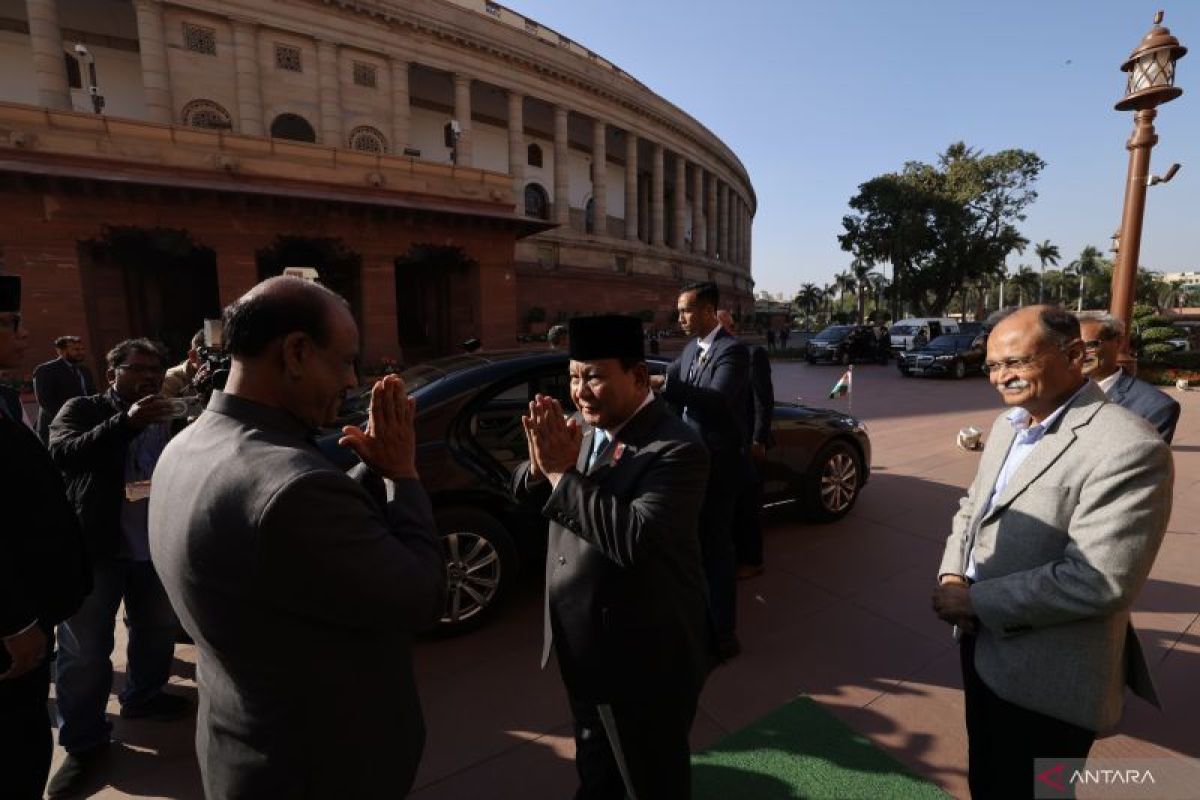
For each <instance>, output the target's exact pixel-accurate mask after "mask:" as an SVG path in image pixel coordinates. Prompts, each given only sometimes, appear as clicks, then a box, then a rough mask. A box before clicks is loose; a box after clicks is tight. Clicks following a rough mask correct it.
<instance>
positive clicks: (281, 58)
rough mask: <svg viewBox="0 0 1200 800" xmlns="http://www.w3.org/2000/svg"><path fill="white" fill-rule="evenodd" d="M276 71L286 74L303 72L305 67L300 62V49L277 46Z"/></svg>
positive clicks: (289, 46) (283, 45)
mask: <svg viewBox="0 0 1200 800" xmlns="http://www.w3.org/2000/svg"><path fill="white" fill-rule="evenodd" d="M275 69H281V70H284V71H286V72H303V71H304V65H303V63H302V62H301V60H300V48H299V47H292V46H291V45H287V44H277V45H275Z"/></svg>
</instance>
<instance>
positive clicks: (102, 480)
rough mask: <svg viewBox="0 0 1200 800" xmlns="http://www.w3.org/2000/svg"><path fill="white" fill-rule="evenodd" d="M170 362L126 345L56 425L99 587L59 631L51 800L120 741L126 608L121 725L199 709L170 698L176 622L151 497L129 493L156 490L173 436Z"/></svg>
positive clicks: (146, 344) (143, 344) (59, 461)
mask: <svg viewBox="0 0 1200 800" xmlns="http://www.w3.org/2000/svg"><path fill="white" fill-rule="evenodd" d="M163 355H164V354H163V352H162V350H160V349H159V347H158V345H156V344H155V343H153V342H151V341H149V340H148V339H129V340H126V341H124V342H121V343H120V344H118V345H117V346H116V347H114V348H113V349H112V350H110V351H109V353H108V355H107V363H108V373H107V377H108V380H109V382H110V386H109V388H108V391H106V392H104V393H103V394H96V395H91V396H89V397H76V398H73V399H71V400H68V401H67V403H66V404H65V405H64V406H63V407H62V408H61V409H60V410H59V412H58V416H56V417H55V418H54V422H53V423H52V424H51V425H50V457H51V458H52V459H53V460H54V463H55V464H56V465H57V466H58V468H59V469H60V470H62V473H63V477H64V478H65V479H66V482H67V496H68V497H69V498H70V499H71V502H72V503H73V504H74V505H75V513H76V515H77V516H78V517H79V523H80V527H82V529H83V536H84V542H85V543H86V545H87V549H88V555H89V556H90V561H91V564H92V582H93V585H94V588H93V590H92V592H91V594H89V595H88V597H87V599H86V600H85V601H84V603H83V605H82V606H81V607H80V609H79V610H78V611H76V612H75V613H74V614H72V615H71V617H70V618H69V619H67V620H65V621H64V622H63V623H62V624H61V625H59V628H58V662H57V665H56V668H55V674H54V686H55V692H56V698H57V700H58V713H59V718H60V724H59V728H58V743H59V744H60V745H61V746H62V747H63V748H64V749H65V750H66V751H67V757H66V759H64V761H63V763H62V765H61V766H60V767H59V768H58V771H57V772H55V773H54V777H53V778H52V779H51V780H50V785H49V786H48V787H47V792H48V794H49V795H50V796H51V797H52V798H54V797H60V796H69V795H71V794H73V793H75V792H76V791H77V790H78V789H80V788H81V787H83V786H84V785H86V784H89V783H90V782H91V779H92V776H93V775H95V774H96V773H97V772H98V771H101V770H102V769H103V762H104V760H105V756H106V753H107V750H108V744H109V740H110V738H111V733H112V724H111V723H109V721H108V719H107V717H106V715H105V707H106V706H107V705H108V695H109V692H110V691H111V689H112V660H111V656H112V649H113V627H114V624H115V619H116V616H117V611H118V609H119V608H120V607H121V604H122V603H124V605H125V615H124V616H125V625H126V627H127V628H128V630H129V643H128V647H127V650H126V654H127V657H128V659H127V660H128V666H127V668H126V677H127V679H126V681H125V687H124V689H122V691H121V694H120V701H121V716H122V717H129V718H134V717H142V718H151V719H155V720H159V721H164V722H166V721H170V720H173V719H178V718H179V717H182V716H184V715H185V714H187V713H188V712H189V711H190V710H191V707H192V706H191V703H190V702H189V701H188V700H187V699H186V698H183V697H180V696H179V695H172V694H169V693H167V692H163V691H162V689H163V687H164V686H166V684H167V680H168V678H170V674H171V663H172V659H173V657H174V653H175V633H176V631H177V629H178V627H179V622H178V620H176V618H175V614H174V612H172V611H171V604H170V602H168V600H167V596H166V594H165V593H164V592H163V588H162V584H161V582H160V581H159V579H158V576H157V575H156V574H155V572H154V566H153V565H152V564H151V563H150V549H149V543H148V541H147V536H148V533H147V527H146V525H147V523H146V514H147V502H146V497H145V496H144V494H143V495H142V496H141V497H138V496H135V495H132V494H130V491H131V488H130V487H134V486H136V485H137V482H139V481H147V480H149V479H150V475H151V473H153V471H154V465H155V464H156V463H157V462H158V457H159V455H160V454H161V453H162V450H163V448H164V447H165V446H166V444H167V439H168V438H169V437H170V431H169V428H168V421H169V420H170V418H171V407H170V405H169V404H168V403H166V402H165V401H163V400H162V399H160V398H159V397H158V390H159V388H160V386H161V385H162V377H163V369H164V367H165V364H164V363H163Z"/></svg>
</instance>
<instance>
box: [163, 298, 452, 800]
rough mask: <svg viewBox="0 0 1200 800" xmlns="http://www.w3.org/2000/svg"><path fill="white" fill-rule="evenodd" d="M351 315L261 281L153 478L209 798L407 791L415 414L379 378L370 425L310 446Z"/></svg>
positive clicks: (435, 584) (354, 355)
mask: <svg viewBox="0 0 1200 800" xmlns="http://www.w3.org/2000/svg"><path fill="white" fill-rule="evenodd" d="M358 343H359V334H358V326H357V325H356V324H355V322H354V317H353V316H352V315H351V314H350V309H349V306H348V305H347V304H346V302H345V300H343V299H342V298H341V297H339V296H338V295H336V294H334V293H333V292H331V291H329V290H328V289H326V288H324V287H322V286H320V285H318V284H316V283H310V282H307V281H303V280H300V279H297V278H291V277H279V278H271V279H269V280H267V281H264V282H263V283H261V284H259V285H258V286H256V287H255V288H253V289H251V290H250V291H249V292H248V293H247V294H245V295H243V296H242V297H241V298H240V299H238V300H237V301H235V302H234V303H233V304H232V305H230V306H229V307H228V308H226V309H225V344H226V349H227V350H228V352H229V353H230V354H231V356H232V359H233V363H232V367H231V369H230V374H229V379H228V382H227V384H226V387H225V390H224V391H218V392H214V393H213V396H212V399H211V400H210V401H209V405H208V408H207V410H206V412H205V413H204V414H202V415H201V416H200V418H199V419H198V420H197V421H196V422H195V423H193V424H192V425H191V426H190V427H188V428H187V429H186V430H184V431H183V433H181V434H180V435H179V436H177V437H175V439H174V440H172V442H171V444H170V445H168V447H167V450H166V452H165V453H164V454H163V457H162V460H161V462H160V464H159V466H158V469H157V470H156V471H155V473H154V484H153V488H152V490H151V497H150V549H151V554H152V555H153V557H154V563H155V566H156V567H157V568H158V570H159V573H160V574H161V575H162V579H163V584H164V585H165V586H166V589H167V594H168V595H170V598H171V602H172V604H173V605H174V606H175V609H176V610H177V611H178V613H179V616H180V619H181V620H182V621H183V626H184V628H185V629H186V630H187V632H188V633H189V634H190V635H191V637H192V638H193V639H194V640H195V643H196V647H197V649H198V651H199V663H198V667H197V679H198V682H199V690H200V711H199V719H198V720H197V725H196V755H197V758H198V760H199V763H200V774H201V777H202V779H203V782H204V791H205V794H206V796H207V797H208V798H209V800H227V799H228V800H233V799H234V798H275V797H279V798H284V797H286V798H314V800H315V799H317V798H333V797H336V798H377V797H403V796H404V795H405V794H407V792H408V790H409V787H410V786H411V785H412V781H413V778H414V777H415V775H416V771H417V765H418V763H419V761H420V757H421V751H422V749H423V747H424V742H425V726H424V721H423V720H422V717H421V704H420V700H419V698H418V696H417V687H416V682H415V679H414V676H413V665H412V652H411V648H412V644H411V641H412V636H413V634H414V633H415V632H416V631H418V630H420V629H422V628H425V627H428V626H429V625H431V624H432V623H433V622H434V621H435V620H436V619H437V617H438V614H439V613H440V612H441V610H442V609H443V608H444V607H445V579H446V575H445V572H446V570H445V560H444V556H443V552H442V547H441V544H440V542H439V540H438V537H437V533H436V530H435V528H434V522H433V512H432V509H431V507H430V503H429V498H428V497H427V496H426V495H425V492H424V490H423V489H422V488H421V484H420V481H419V479H418V476H417V468H416V436H415V433H414V430H413V416H414V413H415V404H414V402H413V401H412V400H411V399H409V398H408V397H407V396H406V394H405V392H404V385H403V382H402V381H401V380H400V378H399V377H397V376H388V377H387V378H386V379H384V380H383V381H380V382H378V383H376V384H375V386H374V389H373V390H372V393H371V405H370V412H369V426H368V429H367V430H366V431H363V430H360V429H358V428H354V427H348V428H345V429H344V430H343V433H344V434H345V435H344V436H343V438H342V440H341V444H343V445H344V446H348V447H350V448H351V449H353V450H354V451H355V452H356V453H357V454H358V455H359V456H360V457H361V458H362V459H363V461H364V462H365V463H364V464H360V465H359V466H358V467H356V468H355V469H354V470H352V471H351V472H350V473H349V474H348V473H346V472H343V471H341V470H339V469H338V468H337V467H336V466H335V465H334V464H333V463H332V462H330V461H329V460H328V459H327V458H326V457H325V456H323V455H322V453H321V451H320V450H319V449H318V448H317V446H316V445H315V444H314V441H313V436H314V434H315V433H316V432H317V430H318V429H319V428H320V427H322V426H328V425H330V424H332V423H333V421H334V420H335V419H336V418H337V414H338V408H339V406H340V405H341V402H342V400H343V398H344V396H345V394H346V392H347V391H349V390H351V389H354V388H356V387H357V385H358V380H357V376H356V374H355V363H356V361H357V359H358V355H359V353H358Z"/></svg>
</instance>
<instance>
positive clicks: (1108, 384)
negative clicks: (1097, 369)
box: [1096, 369, 1125, 394]
mask: <svg viewBox="0 0 1200 800" xmlns="http://www.w3.org/2000/svg"><path fill="white" fill-rule="evenodd" d="M1124 372H1125V371H1124V370H1122V369H1118V370H1117V371H1116V372H1114V373H1113V374H1112V375H1109V376H1108V377H1107V378H1105V379H1104V380H1102V381H1096V385H1097V386H1099V387H1100V391H1102V392H1104V393H1105V394H1108V393H1110V392H1111V391H1112V390H1113V387H1114V386H1116V385H1117V381H1119V380H1121V376H1122V375H1123V374H1124Z"/></svg>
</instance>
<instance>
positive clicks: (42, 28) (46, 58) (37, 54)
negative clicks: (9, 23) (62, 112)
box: [25, 0, 161, 110]
mask: <svg viewBox="0 0 1200 800" xmlns="http://www.w3.org/2000/svg"><path fill="white" fill-rule="evenodd" d="M25 13H26V16H27V17H28V18H29V44H30V45H31V46H32V48H33V74H34V82H35V84H36V85H37V96H38V105H39V106H45V107H47V108H65V109H67V110H70V108H71V89H70V87H69V86H68V85H67V66H66V63H65V62H64V61H63V40H62V29H61V28H60V27H59V26H58V2H57V0H25ZM138 16H141V15H140V14H139V15H138ZM160 27H161V26H160Z"/></svg>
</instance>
